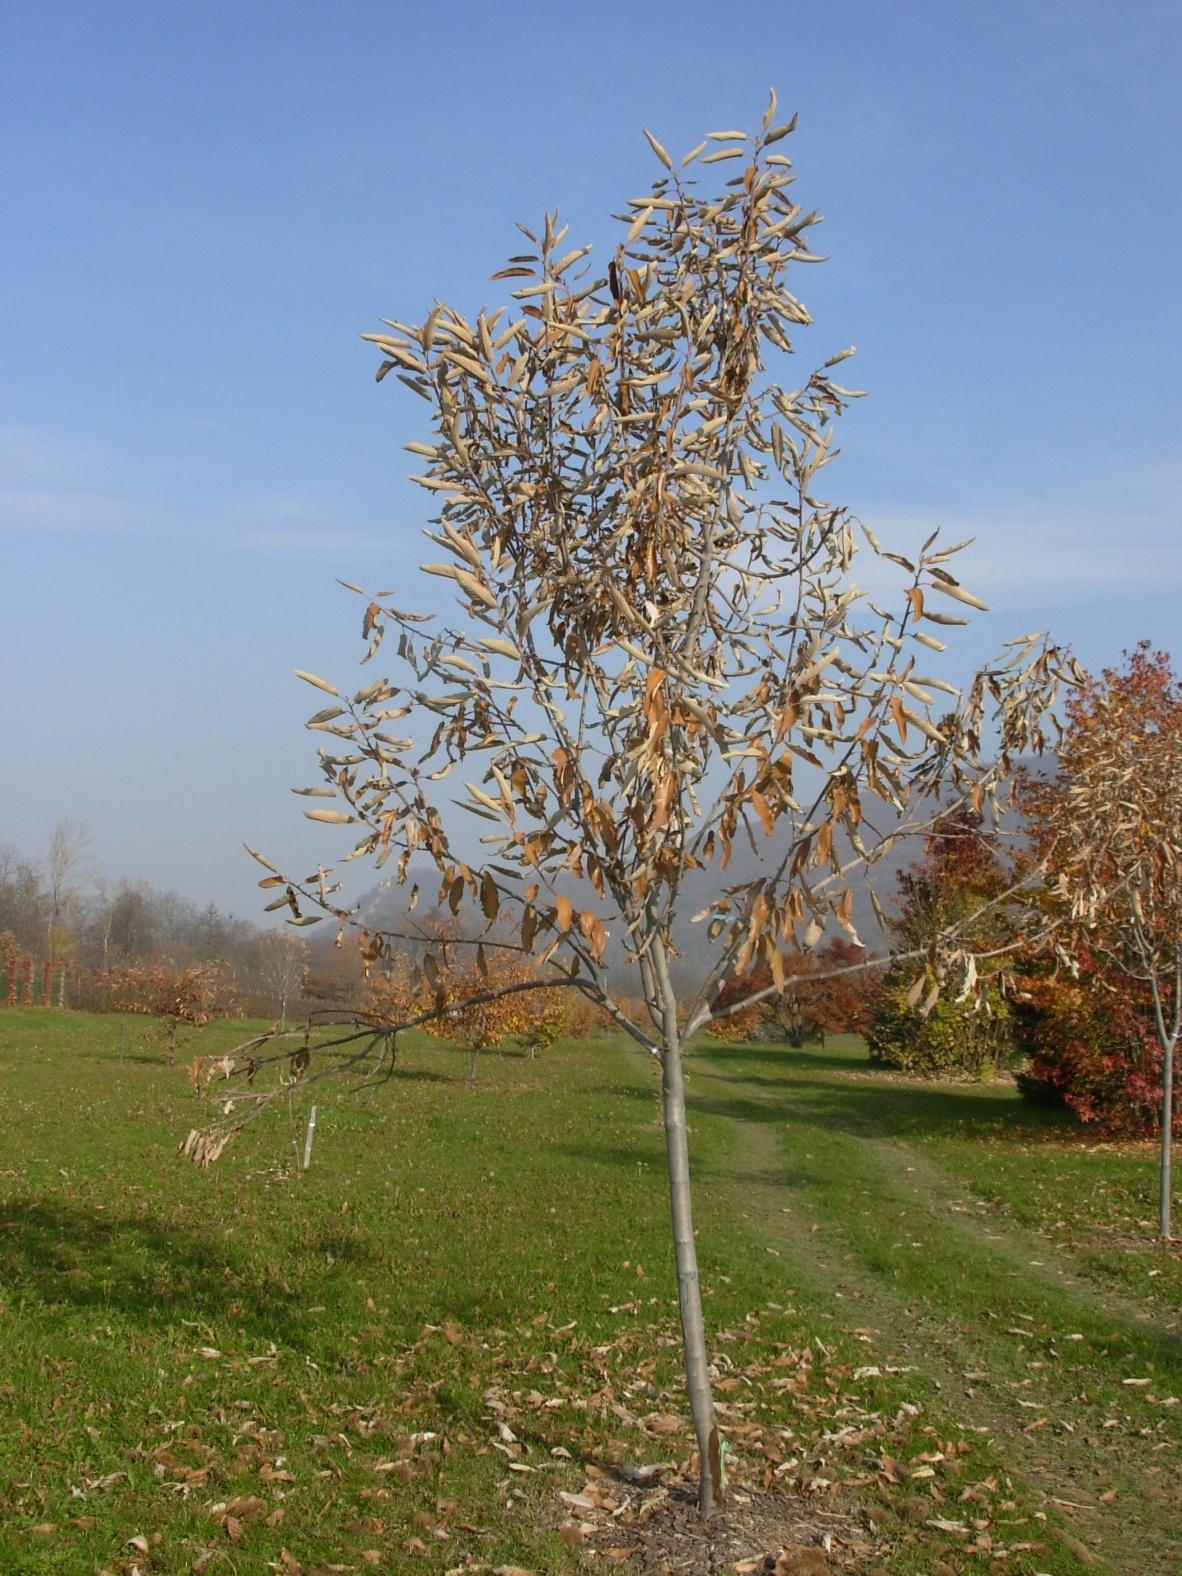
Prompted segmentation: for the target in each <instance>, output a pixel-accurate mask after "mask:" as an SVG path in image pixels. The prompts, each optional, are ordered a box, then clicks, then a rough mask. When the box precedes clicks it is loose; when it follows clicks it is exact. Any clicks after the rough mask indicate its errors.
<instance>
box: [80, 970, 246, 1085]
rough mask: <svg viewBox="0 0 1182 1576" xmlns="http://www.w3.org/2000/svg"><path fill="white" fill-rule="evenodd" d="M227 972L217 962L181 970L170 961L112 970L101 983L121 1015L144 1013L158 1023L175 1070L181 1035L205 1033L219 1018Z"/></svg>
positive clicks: (103, 976)
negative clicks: (181, 1033)
mask: <svg viewBox="0 0 1182 1576" xmlns="http://www.w3.org/2000/svg"><path fill="white" fill-rule="evenodd" d="M225 968H226V966H225V964H224V963H221V962H219V961H217V960H212V961H210V962H208V963H194V964H190V965H189V967H188V968H177V967H176V966H175V965H174V964H172V963H169V962H168V961H167V960H163V959H157V960H156V961H155V962H152V963H132V964H129V965H128V966H127V967H126V968H121V969H109V970H108V971H107V972H106V974H104V975H102V976H101V980H102V983H103V984H104V985H105V986H106V987H107V991H108V994H109V999H110V1000H111V1002H112V1004H113V1005H114V1006H115V1007H116V1008H117V1009H118V1010H119V1011H121V1012H133V1013H143V1014H144V1015H145V1016H147V1017H152V1018H155V1019H156V1020H157V1029H158V1031H159V1033H160V1035H161V1036H162V1037H163V1038H164V1040H165V1043H166V1045H167V1055H168V1061H169V1065H170V1066H171V1064H172V1063H173V1062H175V1060H176V1049H177V1035H178V1034H179V1033H180V1031H181V1030H182V1029H192V1030H197V1029H203V1028H204V1027H205V1026H206V1024H207V1023H209V1022H211V1020H212V1019H213V1018H215V1017H216V1016H217V1013H218V1009H219V1006H220V1005H221V1000H220V998H221V995H222V988H223V984H224V978H225Z"/></svg>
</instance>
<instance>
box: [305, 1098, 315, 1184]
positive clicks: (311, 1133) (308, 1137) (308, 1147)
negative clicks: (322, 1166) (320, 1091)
mask: <svg viewBox="0 0 1182 1576" xmlns="http://www.w3.org/2000/svg"><path fill="white" fill-rule="evenodd" d="M315 1137H316V1107H315V1106H313V1107H312V1109H311V1111H310V1112H309V1113H308V1131H307V1132H306V1133H305V1135H304V1170H305V1171H306V1170H307V1169H308V1167H309V1166H310V1165H311V1164H312V1140H313V1139H314V1138H315Z"/></svg>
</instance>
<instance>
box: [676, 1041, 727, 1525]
mask: <svg viewBox="0 0 1182 1576" xmlns="http://www.w3.org/2000/svg"><path fill="white" fill-rule="evenodd" d="M661 1110H662V1115H663V1117H664V1123H665V1157H666V1162H667V1165H668V1170H669V1204H670V1211H671V1214H672V1218H673V1254H674V1259H675V1261H676V1265H677V1304H678V1309H679V1311H680V1313H681V1336H682V1345H683V1348H684V1354H685V1381H686V1388H687V1390H688V1391H689V1403H690V1413H691V1415H692V1417H693V1420H694V1433H695V1434H696V1435H697V1440H698V1459H699V1462H700V1466H699V1476H698V1508H699V1509H700V1510H701V1512H702V1514H703V1515H704V1516H708V1515H709V1514H710V1513H711V1511H712V1510H714V1509H715V1507H716V1506H718V1505H721V1503H722V1501H723V1498H724V1484H723V1476H722V1454H721V1443H720V1441H719V1437H718V1425H717V1423H716V1421H715V1417H714V1395H713V1393H712V1391H711V1388H710V1357H709V1354H708V1352H707V1350H706V1323H705V1320H704V1318H703V1317H702V1288H701V1284H700V1282H699V1280H698V1249H697V1244H696V1243H695V1241H694V1220H693V1209H692V1205H691V1202H690V1170H689V1140H688V1136H687V1133H686V1125H685V1080H684V1078H683V1076H682V1067H681V1047H680V1046H679V1045H678V1044H677V1043H676V1041H675V1042H674V1044H672V1045H666V1046H665V1047H664V1049H663V1050H662V1052H661Z"/></svg>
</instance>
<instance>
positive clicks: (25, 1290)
mask: <svg viewBox="0 0 1182 1576" xmlns="http://www.w3.org/2000/svg"><path fill="white" fill-rule="evenodd" d="M0 1265H2V1272H0V1273H2V1275H3V1282H4V1287H5V1290H6V1291H7V1292H8V1293H9V1294H10V1295H15V1296H16V1297H18V1298H20V1297H24V1298H27V1299H30V1300H36V1301H38V1302H41V1303H43V1304H45V1305H46V1306H48V1307H54V1306H57V1307H63V1306H64V1307H70V1308H77V1309H80V1310H88V1309H89V1310H93V1311H94V1312H95V1313H98V1314H101V1313H104V1312H110V1311H112V1310H114V1311H117V1312H119V1313H121V1314H124V1315H126V1316H127V1317H129V1318H131V1319H133V1320H135V1321H136V1322H138V1323H140V1324H143V1325H144V1326H146V1327H150V1328H156V1329H163V1328H167V1327H169V1326H170V1325H174V1324H179V1323H180V1321H181V1320H182V1319H188V1320H205V1321H206V1322H207V1323H209V1324H211V1325H214V1326H223V1327H224V1326H225V1325H226V1324H232V1325H233V1326H234V1327H238V1326H241V1327H243V1328H245V1329H247V1330H249V1331H250V1332H251V1333H253V1334H256V1335H259V1336H262V1337H266V1338H267V1339H273V1340H276V1341H279V1340H282V1341H283V1342H284V1343H285V1344H288V1345H292V1346H296V1347H299V1346H300V1345H301V1344H302V1340H301V1330H302V1327H303V1321H302V1320H301V1318H300V1310H301V1307H302V1304H303V1301H304V1299H303V1298H302V1297H301V1296H300V1295H299V1294H297V1293H296V1292H295V1291H292V1290H290V1289H289V1288H287V1287H286V1286H285V1284H284V1283H283V1281H282V1280H281V1278H280V1276H279V1274H278V1272H275V1273H274V1274H273V1275H269V1274H268V1273H267V1271H266V1269H264V1268H262V1267H260V1266H259V1265H257V1264H254V1263H252V1262H251V1261H249V1260H247V1259H244V1258H243V1257H241V1256H240V1255H239V1254H237V1253H233V1254H232V1253H230V1252H229V1251H228V1249H227V1244H226V1243H225V1242H224V1241H222V1240H219V1239H218V1238H217V1237H216V1236H214V1235H212V1234H207V1233H205V1232H201V1231H195V1230H193V1229H192V1228H191V1227H187V1226H182V1225H179V1224H177V1223H175V1222H172V1221H166V1220H161V1219H158V1218H153V1217H150V1216H148V1217H145V1216H142V1215H138V1214H131V1213H126V1212H125V1213H122V1214H119V1213H116V1212H115V1211H113V1210H109V1211H104V1212H103V1214H102V1215H101V1216H96V1214H95V1213H94V1212H93V1211H92V1210H90V1209H86V1208H82V1207H80V1206H77V1205H74V1204H69V1203H58V1202H53V1203H46V1202H44V1201H42V1200H35V1199H16V1200H12V1201H10V1202H7V1203H5V1204H3V1205H0Z"/></svg>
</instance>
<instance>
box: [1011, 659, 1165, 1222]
mask: <svg viewBox="0 0 1182 1576" xmlns="http://www.w3.org/2000/svg"><path fill="white" fill-rule="evenodd" d="M1025 808H1026V812H1027V817H1028V819H1029V822H1030V824H1031V827H1032V832H1033V838H1034V842H1035V845H1036V850H1037V853H1038V855H1039V856H1040V858H1041V859H1042V861H1043V863H1044V865H1045V867H1046V869H1047V886H1048V900H1049V904H1050V906H1051V907H1052V908H1057V909H1058V910H1059V912H1060V915H1061V917H1062V919H1063V921H1064V922H1063V923H1062V924H1061V925H1060V927H1059V928H1058V930H1057V932H1056V945H1057V952H1058V957H1059V960H1060V962H1062V963H1068V964H1070V963H1073V962H1075V963H1077V964H1078V962H1080V961H1082V963H1083V964H1084V969H1083V974H1084V981H1085V985H1089V984H1090V986H1091V987H1092V988H1093V989H1094V990H1095V991H1096V992H1098V993H1100V995H1101V998H1102V996H1103V994H1104V979H1103V975H1104V972H1105V971H1108V972H1110V973H1115V974H1116V975H1118V976H1123V977H1124V979H1125V980H1127V981H1128V982H1129V983H1130V984H1131V985H1132V986H1133V987H1134V990H1135V991H1136V992H1137V993H1139V994H1140V995H1141V997H1142V1001H1143V1004H1144V1005H1143V1010H1142V1015H1143V1029H1144V1031H1147V1032H1142V1033H1139V1034H1127V1033H1126V1034H1125V1035H1124V1036H1123V1039H1122V1041H1121V1043H1124V1044H1127V1045H1130V1046H1132V1047H1133V1054H1134V1055H1136V1056H1138V1057H1139V1056H1140V1055H1141V1053H1142V1050H1143V1047H1144V1045H1145V1042H1146V1040H1147V1039H1149V1040H1150V1042H1152V1041H1153V1040H1156V1046H1155V1051H1156V1054H1155V1057H1154V1061H1155V1062H1156V1066H1155V1067H1154V1068H1153V1069H1152V1082H1153V1083H1154V1084H1155V1085H1156V1092H1157V1107H1158V1119H1157V1125H1158V1130H1159V1134H1160V1142H1161V1163H1160V1174H1159V1200H1158V1205H1159V1207H1158V1223H1159V1229H1160V1232H1161V1235H1162V1236H1163V1237H1165V1238H1168V1237H1170V1235H1171V1230H1172V1225H1171V1213H1172V1211H1171V1204H1172V1174H1171V1173H1172V1149H1173V1132H1174V1128H1175V1125H1176V1124H1177V1120H1178V1114H1177V1111H1176V1109H1175V1100H1174V1082H1175V1079H1174V1072H1175V1066H1174V1064H1175V1058H1176V1053H1177V1046H1178V1040H1179V1037H1180V1036H1182V685H1180V684H1179V680H1178V678H1177V677H1176V676H1175V674H1174V671H1173V668H1172V666H1171V664H1170V659H1169V657H1168V656H1167V655H1166V654H1165V653H1164V652H1161V651H1154V650H1152V648H1151V647H1150V646H1149V645H1148V644H1147V643H1142V644H1141V645H1139V646H1138V647H1137V648H1136V650H1135V651H1133V652H1131V653H1129V654H1127V655H1126V658H1125V663H1124V666H1123V667H1120V668H1105V669H1104V670H1103V672H1102V673H1101V674H1100V675H1099V676H1098V677H1095V676H1088V677H1087V678H1086V681H1085V682H1084V683H1083V684H1082V685H1081V686H1080V687H1079V689H1078V690H1076V692H1075V693H1074V694H1073V695H1072V696H1071V697H1070V698H1069V700H1068V702H1067V706H1066V726H1065V728H1064V730H1063V734H1062V737H1061V739H1060V742H1059V747H1058V752H1057V759H1056V761H1055V772H1054V776H1053V777H1050V778H1041V779H1031V780H1030V781H1029V782H1028V783H1027V786H1026V790H1025ZM1098 962H1099V964H1100V965H1101V966H1100V967H1097V963H1098ZM1075 972H1077V973H1078V972H1079V969H1078V967H1077V968H1076V970H1075ZM1113 994H1114V996H1115V995H1116V994H1121V995H1122V996H1127V993H1113ZM1098 1005H1099V1015H1100V1016H1101V1018H1102V1016H1103V1002H1102V999H1101V1001H1100V1003H1099V1004H1098ZM1129 1005H1130V1004H1129V1002H1128V1001H1127V1000H1123V999H1122V1001H1121V1006H1122V1008H1127V1007H1128V1006H1129ZM1091 1007H1092V1016H1093V1017H1095V1016H1096V1007H1097V1003H1096V1002H1092V1004H1091ZM1134 1015H1135V1007H1134ZM1085 1016H1086V1014H1084V1013H1083V1012H1077V1013H1076V1014H1075V1019H1076V1021H1077V1022H1078V1021H1082V1020H1083V1019H1084V1017H1085ZM1077 1038H1078V1036H1077ZM1113 1040H1114V1041H1115V1040H1116V1036H1115V1034H1114V1035H1113ZM1105 1053H1107V1054H1108V1055H1109V1056H1111V1055H1113V1054H1119V1053H1118V1051H1117V1047H1116V1045H1115V1043H1114V1044H1110V1045H1109V1046H1107V1047H1104V1046H1100V1047H1097V1054H1099V1055H1101V1056H1102V1055H1104V1054H1105ZM1133 1071H1134V1072H1139V1069H1133Z"/></svg>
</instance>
